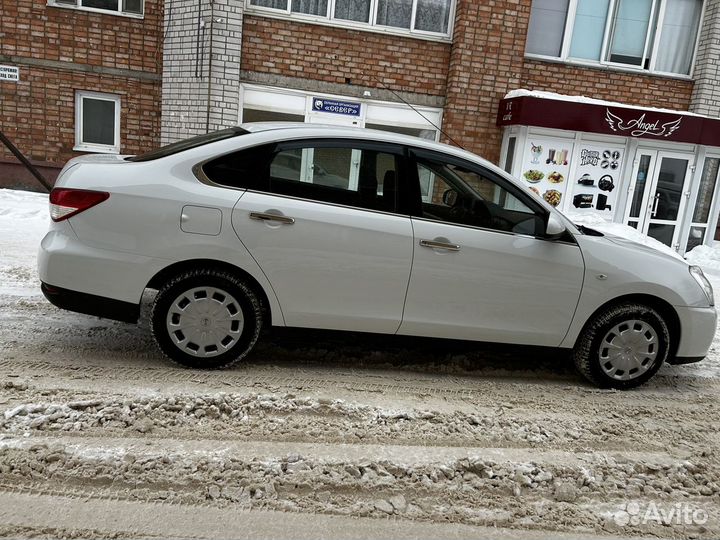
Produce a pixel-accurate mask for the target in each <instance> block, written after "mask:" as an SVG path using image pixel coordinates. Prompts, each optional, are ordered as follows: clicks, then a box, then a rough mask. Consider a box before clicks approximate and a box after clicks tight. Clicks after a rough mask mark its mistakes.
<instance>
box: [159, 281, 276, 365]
mask: <svg viewBox="0 0 720 540" xmlns="http://www.w3.org/2000/svg"><path fill="white" fill-rule="evenodd" d="M151 325H152V333H153V336H154V338H155V341H156V342H157V344H158V346H159V347H160V349H161V350H162V351H163V352H164V353H165V355H166V356H168V357H169V358H170V359H171V360H174V361H175V362H177V363H178V364H182V365H183V366H187V367H193V368H208V369H217V368H223V367H227V366H230V365H232V364H233V363H235V362H237V361H238V360H241V359H242V358H244V357H245V356H246V355H247V354H248V353H249V352H250V351H251V350H252V348H253V346H254V345H255V343H256V342H257V340H258V336H259V335H260V330H261V328H262V306H261V304H260V301H259V300H258V298H257V296H256V295H255V293H254V292H253V291H252V289H250V287H248V286H247V285H246V284H245V283H244V282H243V281H242V280H241V279H238V278H237V277H236V276H234V275H232V274H231V273H228V272H223V271H219V270H211V269H205V270H193V271H190V272H185V273H183V274H180V275H178V276H176V277H175V278H173V279H172V280H170V281H169V282H168V283H167V284H166V285H165V286H164V287H162V289H160V291H159V292H158V295H157V297H156V298H155V303H154V304H153V308H152V315H151Z"/></svg>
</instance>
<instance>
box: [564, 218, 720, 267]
mask: <svg viewBox="0 0 720 540" xmlns="http://www.w3.org/2000/svg"><path fill="white" fill-rule="evenodd" d="M565 216H566V217H567V218H568V219H569V220H570V221H572V222H573V223H575V224H577V225H586V226H587V227H590V228H591V229H595V230H596V231H600V232H601V233H603V234H608V235H611V236H619V237H621V238H626V239H628V240H632V241H633V242H637V243H638V244H643V245H645V246H649V247H651V248H654V249H656V250H658V251H662V252H663V253H666V254H668V255H671V256H673V257H675V258H676V259H680V260H685V259H683V257H681V256H680V255H679V254H678V252H677V251H675V250H674V249H672V248H671V247H669V246H666V245H665V244H663V243H662V242H659V241H658V240H655V239H654V238H651V237H649V236H647V235H644V234H642V233H641V232H639V231H638V230H637V229H633V228H632V227H630V226H628V225H623V224H622V223H614V222H612V221H607V220H605V219H603V218H602V217H600V216H597V215H594V214H580V213H575V212H566V213H565ZM719 264H720V261H719ZM719 268H720V267H719Z"/></svg>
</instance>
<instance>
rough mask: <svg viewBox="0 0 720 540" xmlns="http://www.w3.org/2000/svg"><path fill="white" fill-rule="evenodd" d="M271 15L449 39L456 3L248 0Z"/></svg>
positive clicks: (445, 0)
mask: <svg viewBox="0 0 720 540" xmlns="http://www.w3.org/2000/svg"><path fill="white" fill-rule="evenodd" d="M247 2H248V6H249V7H251V8H258V9H261V10H266V11H267V12H268V13H286V14H287V15H288V16H291V17H293V16H297V17H300V18H308V17H316V18H318V19H319V20H323V19H324V20H328V21H333V22H335V23H338V24H341V25H343V24H345V25H357V24H358V23H359V24H366V25H370V26H374V27H378V28H380V27H381V28H389V29H393V30H399V31H408V32H410V33H413V34H426V35H439V36H444V37H449V35H450V26H451V12H452V8H453V5H454V0H247Z"/></svg>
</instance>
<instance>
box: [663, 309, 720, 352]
mask: <svg viewBox="0 0 720 540" xmlns="http://www.w3.org/2000/svg"><path fill="white" fill-rule="evenodd" d="M675 309H676V311H677V314H678V317H679V318H680V344H679V346H678V350H677V353H676V354H675V358H674V359H669V360H668V363H669V364H688V363H691V362H698V361H700V360H702V359H703V358H705V356H706V355H707V352H708V350H709V349H710V345H712V341H713V338H714V337H715V331H716V329H717V312H716V311H715V308H714V307H707V308H693V307H676V308H675Z"/></svg>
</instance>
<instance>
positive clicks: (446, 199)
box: [442, 189, 458, 206]
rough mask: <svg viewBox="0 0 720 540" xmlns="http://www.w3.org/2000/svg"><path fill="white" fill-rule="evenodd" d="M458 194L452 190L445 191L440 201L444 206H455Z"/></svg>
mask: <svg viewBox="0 0 720 540" xmlns="http://www.w3.org/2000/svg"><path fill="white" fill-rule="evenodd" d="M457 198H458V194H457V191H455V190H454V189H446V190H445V192H444V193H443V196H442V201H443V203H444V204H445V205H446V206H455V203H456V202H457Z"/></svg>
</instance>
